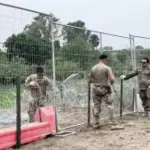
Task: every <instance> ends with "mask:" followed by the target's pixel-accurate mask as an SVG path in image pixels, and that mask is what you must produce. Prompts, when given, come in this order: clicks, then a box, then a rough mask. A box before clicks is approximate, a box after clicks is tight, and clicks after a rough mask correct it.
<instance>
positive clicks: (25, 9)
mask: <svg viewBox="0 0 150 150" xmlns="http://www.w3.org/2000/svg"><path fill="white" fill-rule="evenodd" d="M0 5H1V6H6V7H10V8H16V9H20V10H24V11H29V12H33V13H39V14H42V15H45V16H48V17H51V16H50V15H49V14H47V13H43V12H39V11H35V10H31V9H27V8H23V7H18V6H14V5H10V4H5V3H1V2H0ZM54 24H57V25H62V26H66V27H72V28H76V29H80V30H85V31H91V32H95V33H99V34H105V35H110V36H116V37H120V38H125V39H132V38H130V37H126V36H122V35H117V34H111V33H106V32H100V31H96V30H88V29H84V28H80V27H75V26H71V25H64V24H61V23H58V22H54Z"/></svg>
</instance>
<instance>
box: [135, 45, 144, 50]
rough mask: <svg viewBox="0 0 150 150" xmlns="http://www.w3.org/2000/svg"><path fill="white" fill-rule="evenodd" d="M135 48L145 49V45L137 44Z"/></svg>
mask: <svg viewBox="0 0 150 150" xmlns="http://www.w3.org/2000/svg"><path fill="white" fill-rule="evenodd" d="M135 49H139V50H141V49H144V47H143V46H141V45H137V46H136V47H135Z"/></svg>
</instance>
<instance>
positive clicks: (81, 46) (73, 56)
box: [61, 37, 94, 68]
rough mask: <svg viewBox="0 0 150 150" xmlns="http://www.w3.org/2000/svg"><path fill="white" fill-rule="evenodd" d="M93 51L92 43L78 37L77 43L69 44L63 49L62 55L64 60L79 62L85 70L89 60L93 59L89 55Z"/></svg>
mask: <svg viewBox="0 0 150 150" xmlns="http://www.w3.org/2000/svg"><path fill="white" fill-rule="evenodd" d="M93 50H94V49H93V46H92V45H91V44H90V43H88V42H87V41H86V40H85V39H83V38H82V37H77V38H76V41H73V42H67V43H66V45H64V46H63V47H62V51H61V55H62V56H63V57H64V60H67V61H73V62H79V64H80V67H82V68H85V67H86V65H87V61H88V58H90V57H91V55H88V54H89V53H90V52H92V51H93Z"/></svg>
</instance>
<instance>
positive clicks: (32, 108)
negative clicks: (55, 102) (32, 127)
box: [28, 97, 46, 122]
mask: <svg viewBox="0 0 150 150" xmlns="http://www.w3.org/2000/svg"><path fill="white" fill-rule="evenodd" d="M45 103H46V102H45V97H42V98H35V97H33V99H32V100H31V101H29V108H28V115H29V122H34V115H35V113H36V111H37V109H38V108H39V107H44V106H45Z"/></svg>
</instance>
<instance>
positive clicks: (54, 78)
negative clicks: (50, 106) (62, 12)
mask: <svg viewBox="0 0 150 150" xmlns="http://www.w3.org/2000/svg"><path fill="white" fill-rule="evenodd" d="M49 20H50V25H51V43H52V68H53V89H54V107H55V118H56V119H55V123H56V132H58V124H57V123H58V122H57V102H56V101H57V100H56V70H55V69H56V68H55V45H54V42H55V40H54V33H53V32H54V28H53V26H54V24H53V18H52V17H50V19H49Z"/></svg>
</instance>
